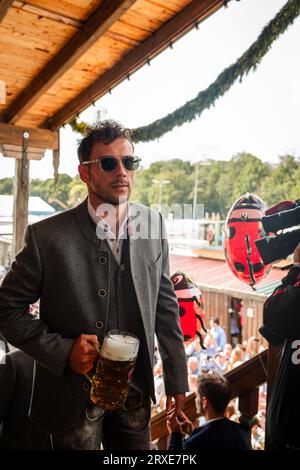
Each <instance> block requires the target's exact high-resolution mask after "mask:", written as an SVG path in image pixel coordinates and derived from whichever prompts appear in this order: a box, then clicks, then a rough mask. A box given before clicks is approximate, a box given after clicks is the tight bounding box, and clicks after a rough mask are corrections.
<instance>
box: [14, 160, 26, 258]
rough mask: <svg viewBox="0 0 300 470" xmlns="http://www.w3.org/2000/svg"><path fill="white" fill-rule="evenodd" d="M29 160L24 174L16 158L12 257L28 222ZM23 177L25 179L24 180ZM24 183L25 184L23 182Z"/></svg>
mask: <svg viewBox="0 0 300 470" xmlns="http://www.w3.org/2000/svg"><path fill="white" fill-rule="evenodd" d="M29 165H30V163H29V161H28V162H27V165H26V170H25V175H24V173H23V171H22V167H23V161H22V160H17V159H16V164H15V178H14V189H13V191H14V210H13V246H12V258H13V259H14V258H15V256H16V254H17V253H18V252H19V251H20V250H21V248H22V246H23V240H24V234H25V229H26V227H27V224H28V198H29V189H28V188H29ZM24 178H25V181H24ZM24 183H25V184H24Z"/></svg>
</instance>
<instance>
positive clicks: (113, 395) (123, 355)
mask: <svg viewBox="0 0 300 470" xmlns="http://www.w3.org/2000/svg"><path fill="white" fill-rule="evenodd" d="M139 344H140V340H139V339H138V338H137V337H136V336H134V335H133V334H132V333H128V332H127V331H122V330H121V331H120V330H110V331H109V332H108V333H107V334H106V336H105V338H104V341H103V344H102V347H101V349H100V352H99V360H98V364H97V369H96V373H95V374H94V376H93V378H92V379H91V378H90V377H89V376H88V375H87V377H88V378H89V380H90V382H91V384H92V385H91V391H90V399H91V401H92V403H93V404H94V405H96V406H99V407H100V408H102V409H103V410H115V409H118V408H121V407H122V406H123V404H124V402H125V400H126V397H127V393H128V390H129V380H130V378H131V376H132V373H133V370H134V366H135V361H136V358H137V354H138V349H139Z"/></svg>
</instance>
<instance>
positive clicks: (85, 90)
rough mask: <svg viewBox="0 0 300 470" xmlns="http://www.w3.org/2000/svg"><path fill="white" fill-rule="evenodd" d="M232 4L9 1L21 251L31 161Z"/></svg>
mask: <svg viewBox="0 0 300 470" xmlns="http://www.w3.org/2000/svg"><path fill="white" fill-rule="evenodd" d="M226 3H228V2H227V1H224V0H192V1H191V0H81V1H80V2H74V1H71V0H51V2H49V1H46V0H30V1H18V0H15V1H13V0H2V1H1V2H0V51H1V53H0V80H1V93H0V146H1V147H0V151H1V152H2V154H3V155H4V156H6V157H13V158H16V173H15V190H14V243H13V247H14V252H17V251H18V250H19V249H20V247H21V245H22V239H23V234H24V229H25V227H26V224H27V209H28V182H29V161H30V159H41V158H42V157H43V154H44V151H45V149H52V150H53V164H54V170H55V174H57V169H58V164H59V132H58V129H59V128H60V127H61V126H62V125H63V124H65V123H67V122H68V121H69V120H70V119H71V118H73V117H74V116H76V115H77V114H78V113H80V112H81V111H83V110H84V109H85V108H87V107H88V106H89V105H91V104H92V103H93V102H94V101H95V100H96V99H98V98H100V97H101V96H103V95H104V94H106V93H107V92H108V91H109V90H111V89H112V88H113V87H114V86H115V85H117V84H118V83H120V82H121V81H122V80H124V79H126V78H127V77H128V76H129V75H130V74H132V73H133V72H134V71H135V70H137V69H138V68H139V67H141V66H143V65H144V64H145V63H147V62H149V61H150V60H151V59H152V58H153V57H155V56H156V55H157V54H158V53H159V52H161V51H162V50H163V49H165V48H167V47H169V46H170V45H172V43H173V42H174V41H175V40H177V39H178V38H179V37H180V36H182V35H183V34H184V33H186V32H187V31H189V30H190V29H191V28H193V27H195V26H197V25H198V23H199V22H201V21H203V20H204V19H206V18H207V17H208V16H210V15H211V14H212V13H214V12H216V11H217V10H218V9H219V8H221V7H222V6H224V5H225V4H226Z"/></svg>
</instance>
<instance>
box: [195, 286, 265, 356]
mask: <svg viewBox="0 0 300 470" xmlns="http://www.w3.org/2000/svg"><path fill="white" fill-rule="evenodd" d="M200 289H201V292H202V296H203V300H204V310H205V325H206V326H207V327H208V326H209V321H210V319H211V318H213V317H218V318H219V320H220V325H221V326H222V327H223V328H224V329H225V331H226V334H227V337H228V338H229V315H228V310H229V309H230V305H231V297H239V298H242V300H243V308H242V312H241V313H242V316H243V333H242V339H243V340H247V339H248V338H249V337H250V336H256V337H258V338H260V340H261V342H262V344H264V346H266V347H267V342H266V341H265V340H264V339H263V338H262V336H261V335H260V334H259V332H258V330H259V327H260V326H261V325H262V319H263V304H264V299H263V298H262V299H254V298H253V297H247V296H244V297H243V294H242V293H239V295H237V294H234V295H230V294H229V293H224V292H219V291H214V290H213V289H207V288H205V287H201V286H200ZM248 309H252V310H253V317H250V316H248V315H247V310H248Z"/></svg>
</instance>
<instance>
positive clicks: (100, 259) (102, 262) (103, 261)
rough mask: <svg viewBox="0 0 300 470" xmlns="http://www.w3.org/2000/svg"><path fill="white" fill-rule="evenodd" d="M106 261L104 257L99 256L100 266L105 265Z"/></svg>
mask: <svg viewBox="0 0 300 470" xmlns="http://www.w3.org/2000/svg"><path fill="white" fill-rule="evenodd" d="M106 261H107V259H106V258H105V256H100V258H99V263H100V264H105V263H106Z"/></svg>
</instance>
